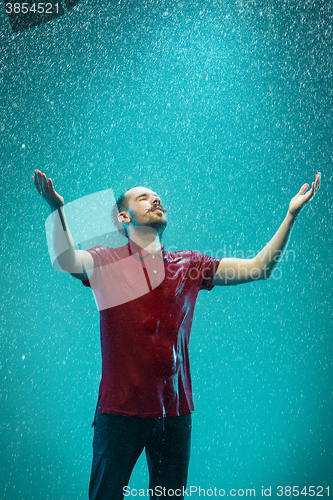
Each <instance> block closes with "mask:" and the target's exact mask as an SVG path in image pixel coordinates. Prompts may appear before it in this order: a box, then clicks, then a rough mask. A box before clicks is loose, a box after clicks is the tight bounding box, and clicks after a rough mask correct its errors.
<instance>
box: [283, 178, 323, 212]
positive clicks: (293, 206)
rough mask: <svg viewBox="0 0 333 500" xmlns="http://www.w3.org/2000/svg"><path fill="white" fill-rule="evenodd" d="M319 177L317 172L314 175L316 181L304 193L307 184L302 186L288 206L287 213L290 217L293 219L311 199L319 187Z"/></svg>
mask: <svg viewBox="0 0 333 500" xmlns="http://www.w3.org/2000/svg"><path fill="white" fill-rule="evenodd" d="M320 177H321V173H320V172H318V174H317V175H316V180H315V181H314V182H313V183H312V186H311V189H310V190H309V191H307V192H306V190H307V189H308V187H309V184H303V186H302V187H301V189H300V190H299V192H298V193H297V195H296V196H294V197H293V198H292V200H291V201H290V204H289V212H290V213H291V215H293V216H294V217H295V216H296V215H297V214H298V213H299V212H300V210H301V209H302V208H303V206H304V205H305V203H307V202H308V201H310V200H311V198H313V196H314V195H315V194H316V192H317V191H318V189H319V187H320Z"/></svg>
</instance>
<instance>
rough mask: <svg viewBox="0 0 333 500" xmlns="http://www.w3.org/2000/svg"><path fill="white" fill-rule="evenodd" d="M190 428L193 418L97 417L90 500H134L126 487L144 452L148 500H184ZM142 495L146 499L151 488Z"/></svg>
mask: <svg viewBox="0 0 333 500" xmlns="http://www.w3.org/2000/svg"><path fill="white" fill-rule="evenodd" d="M191 427H192V425H191V415H184V416H180V417H165V418H139V417H125V416H122V415H113V414H112V415H111V414H107V413H99V411H98V412H97V415H96V420H95V431H94V441H93V463H92V471H91V477H90V485H89V500H122V499H123V497H124V493H125V492H127V495H126V496H128V497H129V498H133V497H132V495H130V494H129V491H130V490H129V489H127V490H126V487H127V485H128V481H129V479H130V475H131V473H132V470H133V468H134V465H135V463H136V461H137V460H138V458H139V456H140V455H141V453H142V451H143V449H144V448H145V451H146V457H147V464H148V470H149V489H150V490H151V491H150V498H151V499H154V500H155V499H158V498H162V499H163V498H173V499H175V498H183V490H184V489H185V487H186V481H187V470H188V464H189V459H190V447H191ZM138 489H144V490H145V496H146V498H147V497H148V495H147V489H148V488H147V485H142V486H141V485H140V486H139V487H138ZM168 490H170V493H169V496H168V494H167V492H168ZM175 490H177V492H175ZM161 493H162V494H161ZM179 493H181V494H180V495H179Z"/></svg>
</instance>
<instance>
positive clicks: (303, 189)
mask: <svg viewBox="0 0 333 500" xmlns="http://www.w3.org/2000/svg"><path fill="white" fill-rule="evenodd" d="M308 187H309V184H303V186H302V187H301V189H300V190H299V191H298V193H297V194H299V195H301V194H304V193H305V191H306V190H307V189H308Z"/></svg>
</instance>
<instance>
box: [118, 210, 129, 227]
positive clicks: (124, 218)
mask: <svg viewBox="0 0 333 500" xmlns="http://www.w3.org/2000/svg"><path fill="white" fill-rule="evenodd" d="M118 221H119V222H121V223H124V224H126V223H127V224H128V223H129V222H132V219H131V218H130V216H129V215H128V213H127V212H120V213H119V214H118Z"/></svg>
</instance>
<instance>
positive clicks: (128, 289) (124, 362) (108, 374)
mask: <svg viewBox="0 0 333 500" xmlns="http://www.w3.org/2000/svg"><path fill="white" fill-rule="evenodd" d="M88 251H89V252H90V254H91V255H92V257H93V260H94V266H95V267H94V274H93V276H92V278H91V279H90V282H88V281H85V282H83V284H84V285H85V286H90V287H91V288H92V289H93V291H94V294H95V298H96V302H97V304H98V307H99V310H100V330H101V348H102V380H101V383H100V389H99V402H100V412H101V413H114V414H120V415H127V416H138V417H163V416H178V415H187V414H189V413H191V411H193V409H194V407H193V399H192V387H191V375H190V364H189V353H188V344H189V337H190V330H191V325H192V320H193V312H194V305H195V301H196V298H197V295H198V293H199V291H200V290H202V289H205V290H211V289H212V288H213V285H212V284H211V282H212V279H213V278H214V275H215V272H216V270H217V267H218V264H219V261H220V260H219V259H216V258H213V257H208V256H207V255H203V254H200V253H198V252H194V251H189V250H181V251H176V252H169V251H165V250H164V249H163V250H162V251H161V252H160V253H159V254H150V253H148V252H146V251H145V250H144V249H142V248H141V247H138V246H137V245H136V244H135V243H133V242H132V241H130V242H129V243H128V244H127V245H125V246H123V247H120V248H116V249H112V248H107V247H102V246H97V247H94V248H92V249H90V250H88ZM129 259H130V260H129ZM134 282H135V286H134V289H133V287H132V286H131V284H133V283H134Z"/></svg>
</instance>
